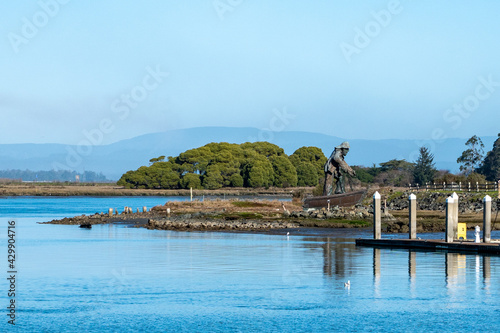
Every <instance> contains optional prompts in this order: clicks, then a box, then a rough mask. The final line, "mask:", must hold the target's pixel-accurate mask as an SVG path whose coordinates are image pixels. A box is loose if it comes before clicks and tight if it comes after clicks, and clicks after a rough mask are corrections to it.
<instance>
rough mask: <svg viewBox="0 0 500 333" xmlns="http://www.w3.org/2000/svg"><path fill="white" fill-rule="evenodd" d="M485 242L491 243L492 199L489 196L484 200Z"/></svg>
mask: <svg viewBox="0 0 500 333" xmlns="http://www.w3.org/2000/svg"><path fill="white" fill-rule="evenodd" d="M483 242H485V243H490V242H491V197H490V196H489V195H486V196H485V197H484V199H483Z"/></svg>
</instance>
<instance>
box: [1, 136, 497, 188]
mask: <svg viewBox="0 0 500 333" xmlns="http://www.w3.org/2000/svg"><path fill="white" fill-rule="evenodd" d="M481 139H482V140H483V143H484V145H485V152H487V151H489V150H491V148H492V146H493V142H494V141H495V139H496V137H493V136H490V137H481ZM248 141H269V142H272V143H274V144H276V145H278V146H280V147H282V148H283V149H284V150H285V152H286V153H287V154H288V155H290V154H292V153H293V152H294V151H295V150H296V149H298V148H300V147H302V146H315V147H318V148H321V149H322V150H323V153H324V154H325V155H326V156H327V157H328V156H329V155H330V154H331V152H332V150H333V149H334V147H335V146H337V145H339V144H340V143H341V142H343V141H349V143H350V146H351V150H350V152H349V154H348V155H347V157H346V161H347V162H348V163H349V164H350V165H364V166H372V165H373V164H379V163H382V162H387V161H389V160H391V159H405V160H407V161H409V162H414V161H415V160H416V158H417V157H418V150H419V147H420V146H422V145H424V144H426V145H427V146H428V147H430V148H431V151H432V153H433V154H434V162H435V163H436V167H437V168H438V169H446V170H450V171H452V172H456V171H458V167H459V166H458V165H457V163H456V160H457V158H458V157H459V156H460V155H461V154H462V152H463V151H464V150H465V149H466V146H465V142H466V141H467V139H458V138H450V139H444V140H442V141H440V142H432V141H422V142H419V141H418V140H397V139H391V140H360V139H352V140H349V139H345V138H339V137H336V136H332V135H325V134H319V133H311V132H299V131H282V132H269V131H264V130H259V129H256V128H247V127H244V128H234V127H200V128H189V129H180V130H171V131H166V132H161V133H152V134H145V135H141V136H138V137H135V138H132V139H128V140H122V141H119V142H116V143H113V144H109V145H102V146H91V145H88V146H85V145H84V146H74V145H64V144H0V170H5V169H29V170H53V169H55V170H75V171H77V172H84V171H94V172H102V173H103V174H104V175H105V176H106V177H107V178H108V179H113V180H117V179H119V178H120V177H121V175H122V174H123V173H124V172H126V171H128V170H135V169H137V168H138V167H140V166H142V165H148V163H149V160H150V159H151V158H153V157H158V156H161V155H165V156H177V155H178V154H179V153H181V152H183V151H185V150H188V149H191V148H197V147H200V146H203V145H205V144H207V143H210V142H230V143H243V142H248Z"/></svg>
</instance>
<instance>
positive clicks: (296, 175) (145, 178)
mask: <svg viewBox="0 0 500 333" xmlns="http://www.w3.org/2000/svg"><path fill="white" fill-rule="evenodd" d="M325 162H326V157H325V156H324V155H323V153H322V151H321V150H320V149H319V148H315V147H302V148H299V149H298V150H297V151H296V152H295V153H294V154H293V155H291V156H290V157H289V156H287V155H286V154H285V152H284V150H283V149H282V148H280V147H278V146H276V145H274V144H271V143H268V142H254V143H250V142H246V143H243V144H231V143H226V142H221V143H209V144H207V145H205V146H203V147H199V148H195V149H190V150H187V151H185V152H183V153H181V154H179V156H177V157H169V158H168V160H167V161H165V157H164V156H160V157H158V158H153V159H151V160H150V165H149V166H142V167H140V168H139V169H137V170H133V171H128V172H126V173H125V174H124V175H123V176H122V177H121V178H120V180H119V181H118V185H122V186H126V187H128V188H164V189H176V188H186V189H187V188H191V187H192V188H195V189H197V188H205V189H218V188H221V187H242V186H244V187H270V186H276V187H290V186H297V185H299V186H314V185H317V184H318V181H319V176H320V175H321V170H322V169H323V165H324V163H325Z"/></svg>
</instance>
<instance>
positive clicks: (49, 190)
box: [0, 183, 312, 197]
mask: <svg viewBox="0 0 500 333" xmlns="http://www.w3.org/2000/svg"><path fill="white" fill-rule="evenodd" d="M295 191H305V192H312V188H299V187H296V188H293V189H289V188H288V189H286V188H285V189H284V188H269V189H265V188H258V189H254V188H224V189H218V190H193V196H197V197H199V196H225V195H226V196H283V197H291V196H292V195H293V193H294V192H295ZM190 195H191V193H190V190H184V189H179V190H159V189H158V190H157V189H127V188H124V187H121V186H118V185H116V184H109V183H108V184H99V183H89V184H72V183H16V184H0V197H7V196H104V197H106V196H190Z"/></svg>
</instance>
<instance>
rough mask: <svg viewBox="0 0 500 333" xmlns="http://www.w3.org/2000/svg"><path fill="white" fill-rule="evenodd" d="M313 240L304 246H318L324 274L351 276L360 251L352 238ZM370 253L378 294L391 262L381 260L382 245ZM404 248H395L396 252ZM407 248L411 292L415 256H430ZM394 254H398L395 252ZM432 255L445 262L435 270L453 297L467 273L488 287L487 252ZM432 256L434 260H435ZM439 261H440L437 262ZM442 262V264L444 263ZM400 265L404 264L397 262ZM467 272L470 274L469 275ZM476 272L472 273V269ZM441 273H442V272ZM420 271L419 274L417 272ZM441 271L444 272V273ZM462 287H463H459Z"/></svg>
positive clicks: (388, 277) (415, 273) (488, 267)
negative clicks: (480, 253)
mask: <svg viewBox="0 0 500 333" xmlns="http://www.w3.org/2000/svg"><path fill="white" fill-rule="evenodd" d="M310 240H312V242H307V243H304V247H306V248H310V249H314V248H316V249H318V248H321V253H322V257H323V275H324V276H325V277H328V278H329V279H330V278H332V277H334V276H335V277H337V278H338V279H339V280H340V279H342V280H344V279H346V278H348V277H350V276H352V274H353V272H354V271H355V270H356V265H357V264H356V262H355V259H356V256H357V255H359V248H356V245H355V244H353V242H352V239H349V238H345V239H344V238H330V237H314V238H310ZM371 250H372V251H373V253H372V265H371V266H372V274H373V283H374V285H373V287H374V292H375V295H379V294H380V285H381V282H382V280H383V279H382V274H383V271H384V269H386V270H390V271H388V272H387V273H386V274H384V276H387V279H391V278H392V276H393V271H392V270H393V269H394V267H392V266H391V265H389V267H386V265H387V264H386V263H385V261H387V260H384V261H383V260H382V258H381V257H382V255H383V253H388V252H387V250H385V249H379V248H373V249H371ZM401 251H405V250H398V253H401ZM406 251H407V252H408V260H407V265H408V267H407V271H408V280H409V287H410V291H411V293H412V294H414V293H415V292H416V283H417V260H418V258H422V257H423V256H426V258H425V260H429V252H422V251H412V250H406ZM394 255H395V256H396V255H397V254H394ZM432 258H434V259H436V258H437V260H438V262H439V261H440V259H439V258H442V259H441V260H442V261H441V262H442V263H443V264H444V265H443V266H444V272H443V271H441V272H442V273H439V271H440V270H439V269H437V270H436V271H435V273H434V274H436V276H438V275H441V274H442V275H441V276H442V278H443V277H444V279H445V285H446V288H447V290H448V294H449V295H450V296H453V297H455V298H459V296H461V295H462V294H465V293H464V292H463V289H464V288H465V286H466V285H467V276H469V279H470V281H469V283H470V282H473V281H474V276H475V282H474V283H475V285H476V287H477V288H480V289H482V288H484V289H489V288H490V284H491V282H490V280H491V257H490V256H487V255H475V256H472V255H470V254H460V253H451V252H448V253H446V252H443V253H442V255H441V254H438V256H437V257H435V256H433V257H432ZM434 259H433V260H434ZM438 265H439V264H438ZM443 266H441V267H443ZM398 267H399V268H403V269H404V266H403V267H401V266H398ZM422 269H423V270H427V269H428V268H427V265H425V264H424V266H423V268H422ZM468 272H470V273H471V274H469V275H468ZM473 272H474V273H475V274H474V273H473ZM443 273H444V274H443ZM420 275H422V274H420ZM443 275H444V276H443ZM461 290H462V291H461Z"/></svg>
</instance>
